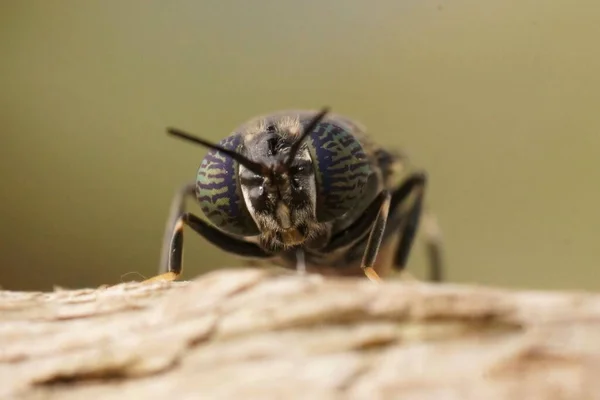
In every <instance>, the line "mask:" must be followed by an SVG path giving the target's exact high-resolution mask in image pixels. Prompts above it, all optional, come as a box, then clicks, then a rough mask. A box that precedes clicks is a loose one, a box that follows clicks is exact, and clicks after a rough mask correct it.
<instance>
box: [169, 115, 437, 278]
mask: <svg viewBox="0 0 600 400" xmlns="http://www.w3.org/2000/svg"><path fill="white" fill-rule="evenodd" d="M316 114H317V113H316V112H314V111H293V110H286V111H281V112H277V113H272V114H269V115H266V116H261V117H257V118H255V119H252V120H250V121H248V122H247V123H245V124H244V125H242V126H240V127H238V128H237V129H236V130H234V132H233V133H232V134H231V135H230V136H229V137H228V138H226V139H224V140H223V141H222V142H221V143H220V144H221V145H223V146H224V147H225V148H226V149H230V150H233V151H235V152H237V153H239V154H241V155H243V156H244V157H246V158H248V159H250V160H254V161H257V162H259V163H262V164H261V165H263V166H264V168H266V169H268V171H270V172H269V173H267V172H265V173H264V174H263V175H264V176H265V177H263V176H262V175H261V173H257V172H251V171H249V170H247V169H245V168H243V167H240V165H239V164H238V163H236V162H235V161H234V160H232V159H230V158H228V157H227V156H226V155H223V153H218V152H217V151H215V150H213V151H212V153H209V154H208V155H207V157H206V158H205V159H204V161H203V163H202V165H201V167H200V169H199V171H198V178H197V180H196V182H195V183H190V184H188V185H185V186H184V187H183V188H182V189H181V190H180V191H179V192H178V193H177V195H176V196H175V199H174V202H173V206H172V211H171V215H170V218H169V221H168V224H167V232H166V233H165V241H164V244H163V255H162V259H161V272H163V274H162V275H159V276H158V278H160V277H163V278H168V279H174V278H175V277H177V276H178V275H179V274H180V272H181V257H182V251H183V250H182V246H183V226H184V225H188V226H190V227H191V228H192V229H193V230H195V231H196V232H197V233H199V234H200V235H202V236H203V237H205V238H206V239H207V240H208V241H209V242H211V243H212V244H214V245H215V246H217V247H219V248H221V249H222V250H223V251H226V252H229V253H233V254H236V255H238V256H241V257H243V258H245V259H247V262H248V264H250V265H254V266H261V265H265V266H273V265H277V266H281V267H284V268H289V269H296V268H298V254H299V252H298V250H301V251H302V255H303V258H304V260H303V261H304V262H305V264H306V270H307V271H309V272H317V273H320V274H323V275H345V276H348V275H364V274H365V273H367V271H366V270H369V269H371V270H372V271H375V273H376V274H375V275H379V276H385V275H389V274H390V273H391V272H394V271H401V270H403V269H404V267H405V265H406V262H407V259H408V255H409V253H410V249H411V247H412V244H413V241H414V238H415V234H416V231H417V228H418V225H419V222H420V219H421V216H422V214H423V212H424V211H423V199H424V192H425V187H426V175H425V173H423V172H421V171H418V170H415V169H413V168H412V167H411V166H410V165H409V162H408V159H407V158H406V157H404V156H403V155H402V154H401V153H399V152H394V151H390V150H386V149H384V148H383V147H381V146H380V145H378V144H376V143H375V142H374V141H372V140H371V139H370V137H369V136H368V135H367V133H366V130H365V129H364V127H362V126H360V125H359V124H357V123H356V122H354V121H352V120H350V119H348V118H346V117H344V116H341V115H335V114H329V115H326V116H324V117H323V118H322V119H320V120H319V122H318V123H317V124H316V125H311V123H313V122H314V118H315V115H316ZM309 125H311V128H312V132H311V133H310V135H309V136H308V138H306V140H305V141H306V143H302V145H301V146H300V147H299V150H298V153H297V155H295V156H294V160H290V164H289V165H288V167H289V168H284V167H282V166H283V165H285V162H286V157H288V155H289V153H290V148H291V147H292V146H293V145H294V143H295V142H296V141H297V140H298V138H299V137H300V136H301V135H302V133H303V132H305V130H306V128H307V127H308V126H309ZM309 129H310V128H309ZM292 161H293V162H292ZM257 174H258V175H257ZM269 174H270V175H269ZM225 188H227V190H225ZM186 197H192V198H195V199H196V201H198V202H199V203H200V205H201V208H202V211H203V212H204V214H205V217H207V219H208V221H207V220H206V219H201V218H199V217H196V216H194V215H193V214H190V213H188V212H186V211H185V206H184V202H185V199H186ZM426 233H429V232H426ZM426 238H427V239H428V242H427V244H428V250H429V255H430V263H431V265H430V270H431V272H430V278H431V279H432V280H441V265H440V263H441V258H440V245H441V244H440V242H439V238H438V237H437V236H436V235H429V236H426ZM367 276H370V275H369V273H367Z"/></svg>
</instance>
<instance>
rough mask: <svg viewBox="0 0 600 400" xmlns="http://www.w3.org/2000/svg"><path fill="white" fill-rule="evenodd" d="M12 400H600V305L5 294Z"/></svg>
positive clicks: (307, 290)
mask: <svg viewBox="0 0 600 400" xmlns="http://www.w3.org/2000/svg"><path fill="white" fill-rule="evenodd" d="M0 398H3V399H4V398H16V399H61V400H70V399H87V400H89V399H213V398H219V399H223V398H230V399H291V398H307V399H337V398H344V399H398V398H405V399H411V400H419V399H436V400H439V399H478V400H481V399H486V400H493V399H527V400H529V399H536V400H540V399H577V400H582V399H600V295H597V294H586V293H549V292H533V291H510V290H501V289H494V288H486V287H475V286H461V285H452V284H444V285H431V284H425V283H420V282H398V281H387V282H384V283H382V284H375V283H372V282H369V281H367V280H366V279H329V278H327V279H325V278H323V277H321V276H317V275H304V276H301V275H296V274H290V273H287V272H279V271H277V272H275V271H267V270H254V269H238V270H223V271H218V272H213V273H210V274H207V275H204V276H202V277H200V278H198V279H197V280H195V281H192V282H171V283H169V282H155V283H150V284H140V283H123V284H119V285H116V286H112V287H103V288H98V289H86V290H57V291H54V292H50V293H30V292H7V291H4V292H0Z"/></svg>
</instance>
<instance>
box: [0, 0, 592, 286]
mask: <svg viewBox="0 0 600 400" xmlns="http://www.w3.org/2000/svg"><path fill="white" fill-rule="evenodd" d="M598 21H600V3H598V2H597V1H594V0H590V1H584V0H575V1H574V0H554V1H548V0H538V1H533V0H487V1H479V0H455V1H444V0H437V1H430V0H426V1H418V0H385V1H356V0H345V1H342V0H338V1H327V0H325V1H324V0H320V1H262V0H261V1H241V0H240V1H223V0H221V1H217V0H214V1H166V0H165V1H151V0H139V1H121V0H119V1H116V0H110V1H109V0H107V1H77V0H55V1H48V0H29V1H18V0H14V1H8V0H2V1H1V2H0V34H1V36H0V57H1V58H0V89H1V90H0V122H1V133H0V167H1V171H0V184H1V190H2V191H1V195H2V196H1V207H0V285H2V287H4V288H8V289H50V288H52V286H54V285H59V286H63V287H81V286H90V285H99V284H103V283H109V284H110V283H118V282H121V281H122V280H131V279H140V278H141V275H143V276H151V275H152V274H154V273H155V272H156V267H157V262H158V256H159V250H160V249H159V246H160V243H161V238H162V233H163V227H164V222H165V220H164V219H165V217H166V214H167V210H168V207H169V203H170V200H171V196H172V194H173V191H174V189H175V188H176V187H178V186H179V185H180V184H182V183H183V182H185V181H187V180H190V179H193V178H194V177H195V173H196V168H197V166H198V165H199V163H200V160H201V158H202V157H203V155H204V154H205V151H204V150H203V149H201V148H198V147H194V146H191V145H188V144H186V143H184V142H181V141H178V140H174V139H172V138H169V137H167V135H165V133H164V132H165V131H164V128H165V127H166V126H168V125H174V126H177V127H180V128H184V129H188V130H190V131H192V132H195V133H198V134H202V135H204V136H206V137H207V138H210V139H212V140H215V141H216V140H219V139H221V138H222V137H224V136H225V135H227V134H228V133H229V132H230V131H231V129H233V128H234V127H236V126H237V125H238V124H240V123H241V122H243V121H245V120H246V119H247V118H250V117H253V116H254V115H256V114H261V113H265V112H268V111H272V110H277V109H282V108H288V107H302V108H319V107H321V106H323V105H329V106H331V107H332V108H333V110H334V111H336V112H340V113H344V114H347V115H349V116H352V117H354V118H356V119H358V120H360V121H361V122H363V123H364V124H365V125H367V126H368V127H369V129H370V132H371V133H372V134H373V135H374V136H375V137H376V138H377V140H379V141H380V142H381V143H383V144H385V145H386V146H390V147H403V148H405V149H406V150H407V151H408V152H409V154H410V155H411V157H412V159H413V160H414V161H415V162H416V163H418V164H419V165H421V166H422V167H423V168H425V169H426V170H427V171H428V172H429V174H430V179H431V181H430V184H431V185H430V191H429V197H428V198H429V203H430V205H431V206H432V207H433V208H434V209H435V210H436V212H437V214H438V216H439V220H440V223H441V224H442V227H443V229H444V235H445V240H446V245H447V259H448V268H449V278H450V279H451V280H452V281H456V282H478V283H482V284H496V285H505V286H512V287H533V288H567V289H573V288H583V289H594V290H595V289H599V288H600V280H599V279H598V278H596V276H597V275H596V274H597V271H596V270H597V269H598V266H599V263H598V254H599V249H598V248H599V245H598V240H599V239H600V217H599V212H598V202H599V201H600V190H599V179H600V131H599V128H600V113H599V110H598V107H599V105H600V44H599V41H600V23H598ZM193 209H194V210H196V211H197V210H198V209H197V207H194V208H193ZM187 232H188V233H187V236H186V245H187V246H186V254H185V257H186V264H185V274H184V278H191V277H193V276H195V275H197V274H199V273H201V272H203V271H206V270H208V269H212V268H219V267H226V266H233V265H239V262H238V261H236V260H235V259H234V258H233V257H231V256H228V255H226V254H223V253H221V252H220V251H217V250H215V249H214V248H213V247H211V246H210V245H208V244H206V243H205V242H204V241H203V240H202V239H201V238H199V237H198V236H196V235H194V234H192V232H189V231H187ZM424 261H425V258H424V257H423V248H422V246H421V243H420V242H419V243H417V245H416V247H415V250H414V252H413V256H412V257H411V263H410V264H411V265H410V268H411V269H412V270H413V271H415V274H417V275H422V274H423V271H424V269H423V268H424ZM140 274H141V275H140Z"/></svg>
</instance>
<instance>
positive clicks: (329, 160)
mask: <svg viewBox="0 0 600 400" xmlns="http://www.w3.org/2000/svg"><path fill="white" fill-rule="evenodd" d="M307 144H308V149H309V151H310V153H311V156H312V159H313V164H314V169H315V172H316V173H315V175H316V181H317V219H318V220H319V221H320V222H327V221H331V220H333V219H336V218H339V217H341V216H342V215H344V214H345V213H346V212H348V211H350V210H351V209H352V208H353V207H355V206H356V204H357V202H358V201H359V200H360V197H361V196H362V195H363V194H364V191H365V188H366V185H367V181H368V179H369V176H370V175H371V173H372V170H371V166H370V164H369V162H368V159H367V155H366V154H365V151H364V149H363V147H362V146H361V144H360V142H359V141H358V140H357V139H356V138H354V136H353V135H352V134H351V133H350V132H348V131H346V130H345V129H343V128H342V127H340V126H338V125H335V124H332V123H329V122H322V123H320V124H318V125H317V126H316V127H315V129H314V130H313V131H312V133H311V134H310V136H309V138H308V140H307Z"/></svg>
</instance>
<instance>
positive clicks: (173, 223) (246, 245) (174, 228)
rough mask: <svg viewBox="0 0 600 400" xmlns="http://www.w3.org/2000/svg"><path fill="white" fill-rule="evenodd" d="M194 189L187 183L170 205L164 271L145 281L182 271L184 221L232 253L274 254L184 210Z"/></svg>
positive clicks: (161, 269)
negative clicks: (230, 234)
mask: <svg viewBox="0 0 600 400" xmlns="http://www.w3.org/2000/svg"><path fill="white" fill-rule="evenodd" d="M193 193H194V185H193V184H188V185H185V186H183V187H182V188H181V189H180V190H178V191H177V193H176V195H175V197H174V199H173V202H172V205H171V212H170V214H169V219H168V222H167V231H166V232H165V240H164V242H163V249H162V254H161V265H160V270H159V272H161V273H160V274H159V275H157V276H155V277H153V278H150V279H147V280H146V281H145V282H153V281H157V280H169V281H171V280H175V279H176V278H177V277H178V276H179V275H181V272H182V258H183V228H184V226H185V225H187V226H189V227H190V228H192V229H193V230H194V231H195V232H196V233H198V234H199V235H201V236H202V237H204V238H205V239H206V240H208V241H209V242H210V243H212V244H213V245H215V246H217V247H218V248H220V249H221V250H223V251H225V252H228V253H233V254H236V255H238V256H241V257H256V258H265V257H271V254H269V253H267V252H265V251H264V250H262V249H261V248H260V247H259V246H258V245H257V244H255V243H251V242H247V241H245V240H243V239H238V238H234V237H231V236H229V235H227V234H225V233H223V232H221V231H220V230H218V229H217V228H215V227H213V226H212V225H210V224H209V223H207V222H205V221H204V220H202V219H201V218H199V217H197V216H195V215H194V214H192V213H189V212H184V209H185V207H184V204H185V199H186V197H187V196H190V195H191V194H193Z"/></svg>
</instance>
